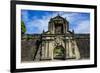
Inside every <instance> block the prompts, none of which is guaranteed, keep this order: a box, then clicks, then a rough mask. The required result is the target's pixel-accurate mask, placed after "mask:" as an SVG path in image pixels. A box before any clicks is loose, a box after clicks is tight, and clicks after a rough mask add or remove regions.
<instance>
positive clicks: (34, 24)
mask: <svg viewBox="0 0 100 73" xmlns="http://www.w3.org/2000/svg"><path fill="white" fill-rule="evenodd" d="M58 14H60V16H62V17H64V18H66V19H67V21H69V28H70V30H71V31H72V30H74V31H75V33H89V32H90V13H79V12H62V11H37V10H21V19H22V21H24V23H25V26H26V29H27V31H26V34H35V33H41V32H42V31H43V30H45V31H47V30H48V22H49V20H50V18H53V17H55V16H57V15H58Z"/></svg>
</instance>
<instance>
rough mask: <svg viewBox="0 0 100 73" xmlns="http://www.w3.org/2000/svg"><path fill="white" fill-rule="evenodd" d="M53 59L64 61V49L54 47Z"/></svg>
mask: <svg viewBox="0 0 100 73" xmlns="http://www.w3.org/2000/svg"><path fill="white" fill-rule="evenodd" d="M53 59H59V60H64V59H65V49H64V48H63V46H62V45H60V46H56V47H55V48H54V50H53Z"/></svg>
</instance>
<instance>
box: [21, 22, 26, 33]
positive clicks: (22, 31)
mask: <svg viewBox="0 0 100 73" xmlns="http://www.w3.org/2000/svg"><path fill="white" fill-rule="evenodd" d="M25 32H26V27H25V24H24V22H23V21H21V34H24V33H25Z"/></svg>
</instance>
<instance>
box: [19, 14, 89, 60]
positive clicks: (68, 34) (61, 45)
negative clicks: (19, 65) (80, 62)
mask: <svg viewBox="0 0 100 73" xmlns="http://www.w3.org/2000/svg"><path fill="white" fill-rule="evenodd" d="M55 50H56V51H55ZM57 50H58V51H57ZM59 50H60V51H62V52H59ZM57 52H58V53H57ZM59 53H60V54H59ZM89 58H90V35H89V34H75V32H74V31H70V30H69V22H68V21H67V20H66V19H65V18H63V17H61V16H59V15H58V16H56V17H54V18H51V19H50V21H49V23H48V31H46V32H45V31H43V32H42V33H41V34H33V35H23V37H22V40H21V61H40V60H53V59H60V60H68V59H89Z"/></svg>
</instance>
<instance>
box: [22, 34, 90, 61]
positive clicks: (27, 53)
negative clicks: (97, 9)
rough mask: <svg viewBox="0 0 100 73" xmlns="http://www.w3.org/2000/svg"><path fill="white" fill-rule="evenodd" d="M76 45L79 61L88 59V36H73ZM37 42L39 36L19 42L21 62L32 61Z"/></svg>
mask: <svg viewBox="0 0 100 73" xmlns="http://www.w3.org/2000/svg"><path fill="white" fill-rule="evenodd" d="M75 36H76V44H77V45H78V48H79V52H80V56H81V59H89V57H90V39H89V35H75ZM35 37H36V36H35ZM37 40H39V36H37V37H36V38H31V39H26V38H24V39H22V40H21V61H22V62H24V61H28V62H29V61H33V59H34V56H35V55H36V51H37V47H36V45H37Z"/></svg>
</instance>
